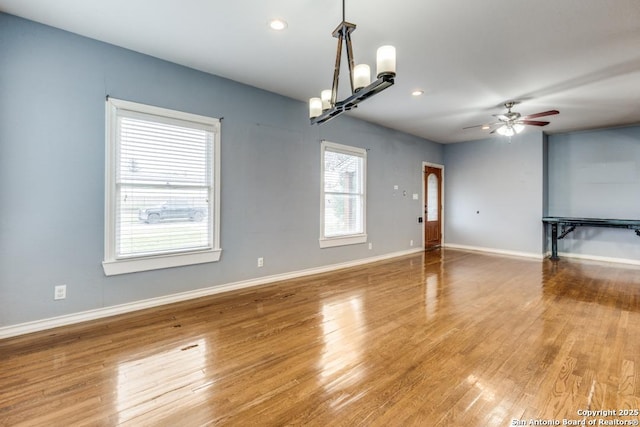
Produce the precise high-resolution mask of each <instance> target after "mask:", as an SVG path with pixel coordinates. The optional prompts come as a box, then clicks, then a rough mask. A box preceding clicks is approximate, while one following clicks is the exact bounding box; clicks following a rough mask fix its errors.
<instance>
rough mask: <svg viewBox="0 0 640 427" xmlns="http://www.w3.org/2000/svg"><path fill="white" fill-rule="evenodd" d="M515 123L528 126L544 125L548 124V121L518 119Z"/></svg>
mask: <svg viewBox="0 0 640 427" xmlns="http://www.w3.org/2000/svg"><path fill="white" fill-rule="evenodd" d="M516 123H520V124H523V125H530V126H546V125H548V124H549V122H541V121H538V120H518V121H517V122H516Z"/></svg>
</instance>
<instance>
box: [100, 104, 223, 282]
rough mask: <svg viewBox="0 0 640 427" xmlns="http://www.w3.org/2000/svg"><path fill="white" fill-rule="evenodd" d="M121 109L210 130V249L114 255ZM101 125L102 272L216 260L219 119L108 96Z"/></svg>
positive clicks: (217, 247) (111, 272) (218, 227)
mask: <svg viewBox="0 0 640 427" xmlns="http://www.w3.org/2000/svg"><path fill="white" fill-rule="evenodd" d="M121 110H127V111H130V112H134V113H143V114H151V115H156V116H160V117H162V118H163V119H168V120H179V121H183V122H184V121H188V122H193V123H194V124H196V126H200V127H202V126H205V127H207V128H208V129H210V128H212V129H213V164H212V168H211V169H212V176H211V179H212V180H213V185H212V187H211V189H212V193H213V200H212V203H211V206H212V209H213V215H209V216H208V218H209V221H213V225H212V227H213V228H212V229H211V230H210V232H212V233H213V239H212V248H211V249H206V250H201V249H200V250H193V251H186V252H177V253H171V254H157V255H147V256H136V257H126V258H117V257H116V214H115V209H116V166H117V164H118V156H119V153H118V151H117V149H118V147H117V146H118V143H117V140H116V138H117V126H118V120H117V119H118V112H119V111H121ZM105 124H106V128H105V158H106V160H105V208H104V212H105V216H104V230H105V234H104V260H103V262H102V267H103V269H104V273H105V275H106V276H112V275H118V274H126V273H135V272H140V271H149V270H157V269H162V268H170V267H179V266H185V265H193V264H202V263H208V262H216V261H219V260H220V256H221V253H222V249H221V248H220V120H219V119H216V118H213V117H206V116H200V115H197V114H191V113H185V112H181V111H175V110H170V109H166V108H160V107H155V106H151V105H146V104H140V103H136V102H130V101H124V100H121V99H115V98H111V97H108V98H107V101H106V104H105Z"/></svg>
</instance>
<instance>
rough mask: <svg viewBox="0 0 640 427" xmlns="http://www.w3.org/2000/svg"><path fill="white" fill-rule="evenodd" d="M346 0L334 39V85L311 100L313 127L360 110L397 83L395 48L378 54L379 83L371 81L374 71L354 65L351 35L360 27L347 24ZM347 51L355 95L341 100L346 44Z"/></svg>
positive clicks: (377, 80) (352, 91) (310, 109)
mask: <svg viewBox="0 0 640 427" xmlns="http://www.w3.org/2000/svg"><path fill="white" fill-rule="evenodd" d="M344 2H345V0H342V22H341V23H340V25H338V28H336V29H335V30H334V31H333V34H332V35H333V37H336V38H337V39H338V51H337V53H336V65H335V69H334V71H333V86H332V88H331V89H326V90H323V91H322V92H321V94H320V98H311V99H310V100H309V118H310V121H311V124H321V123H324V122H327V121H329V120H331V119H332V118H334V117H336V116H338V115H340V114H342V113H344V112H345V111H349V110H351V109H352V108H354V107H356V106H357V105H358V104H359V103H360V102H362V101H364V100H365V99H367V98H370V97H372V96H373V95H375V94H377V93H380V92H382V91H383V90H385V89H386V88H388V87H389V86H392V85H393V84H394V79H395V77H396V49H395V47H393V46H382V47H380V48H378V51H377V55H376V78H377V79H376V80H375V81H374V82H373V83H372V82H371V69H370V67H369V66H368V65H367V64H358V65H355V66H354V62H353V48H352V47H351V33H352V32H353V31H354V30H355V29H356V25H355V24H352V23H350V22H347V21H345V13H344V11H345V8H344ZM343 44H344V45H345V46H346V49H347V61H348V65H349V82H350V83H351V95H350V96H349V97H347V98H346V99H344V100H342V101H338V100H337V98H338V80H339V77H340V61H341V59H342V45H343Z"/></svg>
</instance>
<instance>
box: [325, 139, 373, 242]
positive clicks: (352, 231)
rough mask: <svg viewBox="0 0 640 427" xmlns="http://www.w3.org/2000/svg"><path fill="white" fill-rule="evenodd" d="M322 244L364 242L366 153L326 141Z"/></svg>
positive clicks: (365, 238) (365, 236)
mask: <svg viewBox="0 0 640 427" xmlns="http://www.w3.org/2000/svg"><path fill="white" fill-rule="evenodd" d="M321 151H322V196H321V200H320V204H321V213H320V218H321V220H320V223H321V224H320V247H322V248H326V247H333V246H342V245H351V244H358V243H365V242H366V241H367V234H366V168H367V152H366V150H364V149H361V148H355V147H349V146H346V145H341V144H335V143H332V142H328V141H323V142H322V145H321Z"/></svg>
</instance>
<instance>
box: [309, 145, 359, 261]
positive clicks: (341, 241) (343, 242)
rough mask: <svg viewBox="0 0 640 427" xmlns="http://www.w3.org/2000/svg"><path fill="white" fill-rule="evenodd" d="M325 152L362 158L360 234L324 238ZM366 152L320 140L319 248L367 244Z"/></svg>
mask: <svg viewBox="0 0 640 427" xmlns="http://www.w3.org/2000/svg"><path fill="white" fill-rule="evenodd" d="M326 151H331V152H334V153H343V154H348V155H350V156H357V157H361V158H362V206H363V210H362V231H363V232H362V233H356V234H348V235H344V236H335V237H326V236H325V234H324V233H325V228H324V226H325V224H324V216H325V192H324V172H325V170H324V156H325V152H326ZM367 238H368V236H367V150H365V149H364V148H358V147H351V146H349V145H343V144H337V143H335V142H330V141H326V140H322V142H321V144H320V238H319V239H318V241H319V243H320V248H333V247H337V246H347V245H358V244H362V243H366V242H367Z"/></svg>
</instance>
